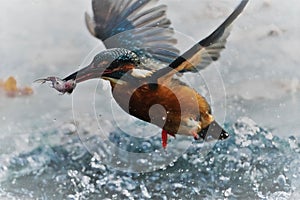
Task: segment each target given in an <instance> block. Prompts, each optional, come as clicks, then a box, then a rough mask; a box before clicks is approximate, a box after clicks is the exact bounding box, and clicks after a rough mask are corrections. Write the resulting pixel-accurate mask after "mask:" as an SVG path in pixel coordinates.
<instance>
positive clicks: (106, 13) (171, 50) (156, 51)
mask: <svg viewBox="0 0 300 200" xmlns="http://www.w3.org/2000/svg"><path fill="white" fill-rule="evenodd" d="M153 2H155V1H153V0H92V8H93V13H94V16H93V17H91V16H89V15H88V14H86V16H85V20H86V25H87V28H88V30H89V32H90V33H91V34H92V35H93V36H95V37H97V38H99V39H100V40H102V41H103V43H104V45H105V46H106V48H126V49H129V50H132V51H135V52H136V53H137V54H138V55H139V56H141V57H146V58H154V59H157V60H158V61H160V62H162V63H166V64H169V63H171V62H172V61H173V60H174V59H175V58H176V57H178V55H179V50H178V49H177V48H176V47H175V46H174V45H175V44H176V43H177V40H176V39H175V38H174V31H173V29H172V28H171V27H170V25H171V21H170V20H169V19H168V18H167V17H166V10H167V7H166V6H165V5H158V6H152V7H149V4H150V3H153ZM147 6H148V8H146V7H147ZM162 48H164V50H165V51H161V50H160V49H162ZM150 49H151V51H150Z"/></svg>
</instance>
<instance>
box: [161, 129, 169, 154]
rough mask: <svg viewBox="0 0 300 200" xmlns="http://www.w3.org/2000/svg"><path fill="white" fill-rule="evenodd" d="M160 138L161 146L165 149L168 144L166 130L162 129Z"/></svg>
mask: <svg viewBox="0 0 300 200" xmlns="http://www.w3.org/2000/svg"><path fill="white" fill-rule="evenodd" d="M161 140H162V147H163V148H164V149H165V148H166V147H167V144H168V132H167V131H166V130H164V129H163V130H162V132H161Z"/></svg>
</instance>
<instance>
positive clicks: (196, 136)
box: [192, 131, 200, 140]
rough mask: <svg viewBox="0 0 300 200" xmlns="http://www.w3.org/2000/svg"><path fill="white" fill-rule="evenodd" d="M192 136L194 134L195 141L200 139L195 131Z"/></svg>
mask: <svg viewBox="0 0 300 200" xmlns="http://www.w3.org/2000/svg"><path fill="white" fill-rule="evenodd" d="M192 134H193V136H194V139H195V140H199V139H200V136H199V135H198V133H197V132H196V131H193V132H192Z"/></svg>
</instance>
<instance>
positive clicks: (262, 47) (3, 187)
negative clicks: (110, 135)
mask: <svg viewBox="0 0 300 200" xmlns="http://www.w3.org/2000/svg"><path fill="white" fill-rule="evenodd" d="M159 2H160V3H163V4H166V5H167V6H168V13H167V14H168V17H169V19H171V21H172V24H173V27H174V29H175V30H176V31H177V32H178V35H180V38H179V40H180V41H179V45H178V48H179V49H181V50H182V51H184V50H186V49H187V48H188V47H189V46H190V45H192V44H193V42H194V41H198V40H200V39H202V38H203V37H205V36H206V35H208V34H209V33H210V32H211V31H213V30H214V29H215V28H216V27H217V26H218V25H219V24H220V23H221V22H222V21H223V20H224V19H225V18H226V17H227V16H228V15H229V14H230V12H232V10H233V9H234V8H235V6H236V5H237V4H238V2H239V1H236V0H218V1H210V0H201V1H199V0H185V1H183V0H175V1H174V0H161V1H159ZM86 11H87V12H90V13H91V3H90V1H84V0H64V1H59V0H52V1H39V0H27V1H22V0H1V1H0V44H1V45H0V80H2V81H5V80H6V79H7V78H8V77H9V76H13V77H15V79H16V81H17V85H18V86H19V87H25V86H29V87H31V88H32V90H33V94H31V95H24V96H16V97H9V96H8V95H7V94H6V92H5V91H3V90H1V89H0V133H1V134H0V164H1V165H0V197H2V198H3V199H6V198H26V199H35V198H39V197H40V198H44V199H55V198H56V197H61V198H69V199H76V198H77V199H80V198H83V197H86V198H88V197H90V198H99V197H107V198H118V197H120V196H122V195H123V197H126V198H129V199H130V198H137V197H141V198H155V197H156V196H155V195H157V194H160V192H161V191H164V189H163V188H162V189H157V188H155V187H156V186H157V185H150V182H151V177H152V178H153V181H154V180H160V181H163V180H164V179H163V178H162V177H163V176H162V175H161V174H166V173H168V172H169V173H171V172H174V169H169V167H166V169H164V170H163V171H162V172H160V171H159V172H157V173H158V174H159V175H157V174H156V175H155V174H150V175H145V174H143V175H141V176H140V175H136V174H127V173H124V174H122V173H121V172H118V171H114V170H112V169H108V167H107V166H106V165H103V166H104V167H102V168H101V167H99V166H98V168H97V167H94V169H97V170H99V169H101V170H103V171H101V173H100V174H102V175H103V176H101V178H100V177H98V179H96V178H93V177H95V175H94V176H93V174H97V173H90V174H89V173H85V175H82V174H81V175H80V171H81V172H83V171H82V166H78V165H76V164H75V163H81V162H82V163H81V164H82V165H86V168H88V166H92V164H91V163H92V161H93V160H92V159H93V158H94V157H84V156H86V155H85V154H84V153H85V151H83V150H82V149H84V147H83V146H84V145H82V143H81V142H80V141H77V140H76V138H77V137H76V134H72V133H74V132H76V131H75V130H77V129H78V130H79V129H80V131H81V133H82V134H83V132H84V133H91V132H93V131H95V130H96V129H97V125H95V124H94V123H92V122H91V121H90V120H91V119H93V118H94V110H92V109H91V110H89V107H85V106H87V104H90V103H91V102H90V101H89V100H87V98H86V97H87V96H88V95H91V94H94V93H95V89H96V90H97V92H96V98H97V100H98V101H99V102H98V103H99V105H100V107H101V105H106V103H107V105H109V106H108V107H107V106H103V107H105V108H99V111H97V112H99V113H100V114H101V112H105V113H109V112H110V109H111V103H110V102H111V96H110V91H109V88H108V87H107V85H106V84H105V83H103V82H101V81H99V82H97V81H96V82H91V83H86V84H83V86H81V87H82V89H81V90H80V91H81V92H82V93H76V95H74V96H72V95H64V96H61V95H58V94H57V92H56V91H54V90H52V89H49V88H48V87H46V86H40V85H38V84H33V81H34V80H36V79H38V78H41V77H46V76H49V75H55V76H58V77H64V76H65V75H67V74H70V73H71V72H73V71H75V70H77V69H78V68H79V67H80V66H84V63H88V62H90V61H91V58H92V55H91V54H90V52H92V54H93V53H95V51H98V50H101V49H104V46H103V45H102V43H101V42H100V41H99V40H97V39H95V38H94V37H92V36H91V35H90V34H89V32H88V31H87V29H86V27H85V23H84V12H86ZM299 11H300V3H299V2H298V1H296V0H289V1H288V2H282V1H280V0H252V1H250V2H249V5H248V6H247V7H246V9H245V10H244V12H243V13H242V15H241V16H240V17H239V18H238V19H237V20H236V21H235V22H234V25H233V29H232V31H231V35H230V37H229V39H228V43H227V46H226V49H225V50H224V51H223V52H222V54H221V58H220V59H219V61H217V62H216V63H215V64H213V70H217V72H218V73H219V74H220V75H221V77H222V80H223V83H222V84H224V90H225V92H226V98H224V97H223V96H222V95H220V96H221V97H222V98H218V96H217V97H215V98H214V99H213V101H212V102H211V103H212V108H213V110H214V112H216V113H217V118H218V117H219V119H220V121H223V122H224V123H225V124H227V126H228V129H232V132H233V134H236V135H237V136H236V137H237V138H239V137H240V136H238V135H239V133H241V132H243V130H248V132H247V134H249V135H250V136H251V137H250V136H249V137H248V136H247V137H243V138H242V139H241V138H240V140H239V141H241V140H242V141H243V142H240V143H238V142H237V141H238V140H237V139H236V138H235V139H234V140H232V141H231V140H230V141H229V142H228V143H227V144H223V143H222V144H221V145H225V146H223V147H224V149H226V150H228V151H229V152H230V151H235V153H236V154H237V155H238V158H237V159H239V158H241V157H243V155H244V154H245V155H248V154H251V153H252V154H251V155H254V154H255V153H257V152H256V151H257V149H256V150H254V148H253V146H251V145H254V146H255V145H256V144H253V143H251V142H252V141H253V140H252V139H253V138H252V137H254V136H253V135H255V134H256V135H260V134H262V135H263V136H264V137H263V138H264V139H262V140H260V142H261V144H262V146H260V145H261V144H260V145H259V146H255V147H257V148H258V149H264V148H266V147H268V144H269V143H268V142H271V144H270V145H275V147H274V148H275V149H276V150H277V151H278V152H277V153H274V152H273V150H274V148H273V146H272V147H268V149H265V151H263V153H261V154H260V155H263V156H264V158H272V161H273V162H274V164H275V166H273V167H274V168H273V167H272V166H271V164H270V163H267V164H266V166H268V165H270V168H268V167H266V169H265V170H266V171H264V170H261V169H259V168H257V165H256V164H254V163H255V161H257V160H255V159H257V158H258V157H256V156H254V157H253V158H252V160H248V161H249V166H248V168H249V169H250V168H251V167H253V168H255V170H256V175H253V174H250V175H249V176H248V179H249V184H248V182H247V184H245V185H243V184H239V180H238V178H237V179H231V178H230V177H233V176H234V175H233V174H234V173H241V174H243V172H241V171H239V169H241V168H239V166H238V165H236V166H235V167H236V168H235V169H236V171H235V172H234V170H232V171H231V173H232V174H230V172H228V173H229V174H227V175H225V174H222V172H219V171H218V170H219V169H222V167H221V166H220V167H219V168H218V167H215V165H217V164H216V163H214V164H215V165H214V167H215V168H213V167H212V165H211V163H209V162H208V163H206V164H204V163H205V162H204V160H205V159H207V157H205V156H204V157H205V158H203V163H202V162H199V163H197V165H196V164H194V165H193V164H191V160H193V161H195V160H197V159H198V160H199V158H195V157H194V154H193V153H192V152H193V151H196V150H199V149H197V148H200V147H199V146H197V145H203V144H202V143H201V144H200V143H196V144H194V146H192V147H191V149H192V150H191V149H189V150H188V151H187V152H186V154H185V155H186V156H185V157H183V158H181V160H179V161H177V165H175V167H177V168H176V169H178V170H180V169H182V166H185V163H186V162H189V163H190V165H191V166H189V167H191V168H195V167H196V168H200V169H202V168H203V170H204V168H207V166H210V167H212V168H211V170H212V171H214V170H217V171H218V172H217V171H214V172H215V173H214V175H211V174H210V176H207V177H206V178H207V180H206V179H205V180H203V184H204V183H205V181H210V182H218V181H219V183H220V182H222V184H221V186H219V185H218V187H216V185H210V184H208V186H207V187H208V189H207V191H209V192H201V191H202V189H201V187H200V186H199V185H201V184H202V183H200V182H201V181H199V180H200V177H205V176H204V175H203V174H202V175H201V172H203V170H202V171H201V170H200V172H199V171H197V173H200V175H199V174H198V175H197V176H196V175H195V174H193V173H194V172H193V173H192V174H191V176H194V177H198V176H199V177H198V178H199V179H195V182H196V183H193V184H195V185H193V184H192V183H190V182H186V181H184V180H183V179H180V180H181V181H178V182H176V180H178V177H174V183H173V185H172V187H171V186H170V188H165V190H167V189H170V190H171V191H172V192H173V193H172V192H171V193H168V192H162V194H163V195H165V196H166V197H167V198H168V197H174V198H175V197H178V198H179V197H182V198H184V197H186V198H188V197H190V196H188V195H192V194H195V195H202V197H203V198H207V199H213V198H229V199H239V198H246V197H247V198H248V197H249V198H262V199H263V198H267V199H272V198H273V199H276V198H280V197H281V198H282V199H293V198H294V199H298V198H299V196H298V195H299V192H297V189H298V190H299V187H298V186H299V181H297V177H298V175H299V173H300V169H299V167H295V166H298V164H299V163H298V162H299V151H298V150H299V143H298V138H299V136H300V123H299V119H300V81H299V78H300V70H299V69H298V68H299V63H300V58H299V51H300V38H299V35H300V25H299V23H298V21H299V19H300V12H299ZM187 40H188V42H187ZM95 48H97V50H95ZM210 70H211V69H207V70H204V72H203V76H204V77H209V76H213V74H214V73H215V71H213V72H211V71H210ZM208 79H209V78H208ZM190 80H191V81H192V82H193V79H190ZM95 83H96V84H95ZM222 84H220V87H223V86H222ZM95 85H96V87H95ZM192 86H193V87H194V88H195V87H197V84H196V82H193V85H192ZM199 87H200V88H201V87H202V86H199ZM101 89H103V91H102V90H101ZM91 97H93V96H91ZM107 97H109V99H108V98H107ZM74 99H75V100H74ZM106 101H107V102H106ZM74 102H75V103H74ZM102 103H103V104H102ZM74 104H76V105H75V107H76V111H77V113H79V114H78V115H77V114H75V115H74V113H73V111H74ZM114 106H115V104H113V105H112V107H113V108H114ZM216 108H217V109H216ZM81 109H82V110H84V111H83V112H81ZM116 109H117V108H116ZM220 109H222V111H220ZM99 113H97V114H99ZM219 113H220V114H219ZM100 114H99V115H100ZM74 116H75V117H76V118H75V122H74ZM78 121H79V122H80V128H78V127H77V126H76V125H77V124H76V123H77V122H78ZM124 121H125V122H126V119H124ZM125 122H124V123H125ZM241 127H244V128H241ZM245 127H246V128H245ZM249 127H250V128H249ZM254 127H256V128H257V129H256V128H254ZM131 129H136V128H135V127H134V126H133V127H131ZM131 129H130V130H131ZM112 130H113V129H112ZM262 130H264V131H262ZM268 134H271V135H272V138H270V137H268ZM274 138H276V139H275V141H274ZM77 139H78V138H77ZM245 143H249V146H247V145H246V146H245ZM67 144H68V145H67ZM241 144H242V147H243V148H242V149H243V151H239V150H234V149H235V148H237V149H240V148H239V147H241V146H239V145H241ZM150 145H151V144H150ZM217 145H218V144H217ZM232 145H234V147H235V148H233V146H232ZM243 145H244V146H243ZM276 145H277V146H276ZM280 145H281V146H280ZM75 147H76V148H79V150H78V152H77V150H76V149H75ZM247 147H249V148H247ZM81 148H82V149H81ZM201 148H205V145H204V147H203V146H201ZM201 148H200V150H199V151H201ZM195 149H196V150H195ZM245 149H247V150H245ZM81 150H82V151H81ZM212 151H213V152H215V153H216V155H223V153H224V152H223V153H222V152H218V151H214V150H212ZM245 151H246V152H245ZM217 152H218V153H217ZM189 153H190V154H189ZM273 153H274V154H273ZM224 154H225V155H227V154H228V152H227V153H224ZM242 154H243V155H242ZM190 155H193V156H190ZM255 155H256V154H255ZM279 155H280V156H279ZM72 156H75V157H76V158H73V157H72ZM82 156H83V157H82ZM227 156H228V155H227ZM248 156H249V155H248ZM61 157H63V158H64V159H62V158H61ZM70 157H72V158H71V160H73V161H74V163H73V162H71V161H70V162H69V161H66V162H67V165H68V166H66V165H63V163H64V162H65V159H68V158H70ZM77 157H78V158H77ZM245 157H247V156H245ZM187 158H189V159H187ZM210 158H214V157H210ZM283 158H287V159H288V161H290V162H288V161H286V160H284V159H283ZM76 159H80V160H81V161H80V162H79V161H78V160H76ZM201 159H202V158H201ZM277 159H278V160H277ZM188 160H189V161H188ZM295 160H296V161H295ZM75 161H76V162H75ZM94 161H95V158H94ZM94 161H93V162H94ZM225 161H227V162H225ZM231 161H232V160H231ZM195 162H196V161H195ZM195 162H194V163H195ZM232 162H233V161H232ZM235 162H240V160H235V161H234V163H235ZM257 162H258V163H259V162H261V161H257ZM270 162H271V161H270ZM295 162H296V163H295ZM53 163H54V164H53ZM55 163H56V164H55ZM225 163H228V159H227V157H226V159H225V160H224V164H225ZM244 163H246V161H245V162H244ZM98 164H99V163H98ZM100 164H101V162H100ZM100 164H99V165H100ZM53 166H55V167H53ZM223 167H224V166H223ZM243 167H245V166H243ZM62 168H65V169H64V170H62ZM246 168H247V167H246ZM253 168H252V169H253ZM41 169H43V170H41ZM58 169H59V170H58ZM269 169H272V170H273V171H272V170H271V171H272V173H271V172H269V171H268V170H269ZM291 169H292V172H291ZM57 170H58V171H57ZM90 170H91V171H93V168H92V169H90ZM168 170H170V171H168ZM172 170H173V171H172ZM45 171H47V172H46V174H47V175H45ZM225 171H226V170H225ZM246 171H247V170H246ZM84 172H86V171H84ZM97 172H99V171H97ZM273 172H274V173H275V172H276V173H275V174H276V175H274V173H273ZM118 173H121V175H120V174H119V175H118ZM195 173H196V172H195ZM224 173H225V172H224ZM259 173H261V174H264V173H265V174H268V173H271V175H270V176H268V178H270V180H269V179H268V178H266V177H264V176H263V175H261V176H262V177H264V178H261V179H259V178H258V179H256V178H253V177H256V176H258V177H260V175H258V174H259ZM109 174H110V175H109ZM112 174H113V175H112ZM297 174H298V175H297ZM135 176H137V178H136V177H135ZM107 177H110V178H107ZM117 177H119V178H120V177H121V178H120V180H119V179H118V178H117ZM124 177H125V178H124ZM212 177H217V178H218V179H217V180H216V179H215V180H213V179H212ZM222 177H223V178H222ZM251 177H252V178H253V180H252V179H251ZM105 178H106V179H105ZM126 178H127V179H126ZM155 178H157V179H155ZM159 178H161V179H159ZM107 179H109V180H113V181H117V182H118V181H119V184H120V186H118V187H117V186H116V185H118V184H117V183H116V182H113V183H111V185H113V186H114V187H112V188H109V189H107V188H105V187H104V186H103V185H105V184H107V183H108V182H109V180H107ZM128 179H130V181H132V182H126V180H127V181H128ZM190 179H193V178H190ZM248 179H247V180H248ZM254 179H255V181H254ZM97 180H98V181H99V180H102V181H103V180H106V182H105V181H104V183H105V184H103V185H101V184H100V183H99V182H98V183H97ZM170 180H173V179H170ZM243 180H245V179H243ZM43 181H44V182H45V183H43ZM52 181H56V182H57V183H59V184H58V186H57V188H56V187H53V186H52V187H51V186H50V185H51V184H50V183H53V182H52ZM148 181H149V183H148ZM197 181H199V182H197ZM251 181H252V182H251ZM154 182H155V181H154ZM126 183H128V184H127V185H126ZM129 183H131V184H129ZM175 183H176V184H177V185H176V184H175ZM266 183H268V184H269V185H268V184H266ZM36 184H40V185H39V186H40V187H39V188H38V187H37V186H36ZM68 184H69V185H68ZM99 184H100V186H99ZM174 184H175V185H174ZM178 184H181V185H178ZM197 184H198V185H197ZM232 184H236V185H239V186H237V188H231V187H230V186H229V185H232ZM280 184H281V185H280ZM91 185H94V186H93V187H94V188H93V189H91V187H92V186H91ZM123 185H124V186H123ZM133 185H135V187H133ZM138 185H142V186H138ZM274 185H275V186H276V185H277V186H278V185H279V186H278V188H279V189H278V188H277V189H274V188H273V186H274ZM275 186H274V187H275ZM130 187H131V188H133V189H131V190H130V189H128V188H130ZM166 187H167V186H166ZM193 187H195V188H196V189H193V191H194V193H193V192H190V190H189V189H190V188H193ZM34 188H36V189H34ZM58 188H59V189H58ZM120 188H121V189H120ZM136 188H138V189H136ZM178 188H179V189H178ZM197 188H198V189H197ZM216 188H217V190H215V189H216ZM241 188H242V189H241ZM249 188H251V189H249ZM275 188H276V187H275ZM243 189H244V190H245V191H250V190H251V191H253V192H252V193H248V194H246V196H242V192H240V191H243ZM119 190H120V191H119ZM125 190H126V191H127V192H128V194H127V193H126V191H125ZM58 191H59V192H58ZM124 191H125V192H124ZM197 191H198V192H197ZM278 191H280V192H283V193H280V194H279V193H276V192H278ZM57 192H58V193H57ZM131 193H132V194H133V195H132V196H131V195H130V194H131ZM297 193H298V194H297ZM115 194H117V196H113V195H115ZM118 194H119V196H118ZM55 195H57V196H55ZM91 195H92V196H91ZM101 195H103V196H101ZM163 195H158V196H160V197H162V196H163ZM176 195H177V196H176ZM182 195H185V196H182ZM272 195H273V196H272ZM158 196H157V198H158ZM191 197H194V196H191ZM195 198H196V196H195Z"/></svg>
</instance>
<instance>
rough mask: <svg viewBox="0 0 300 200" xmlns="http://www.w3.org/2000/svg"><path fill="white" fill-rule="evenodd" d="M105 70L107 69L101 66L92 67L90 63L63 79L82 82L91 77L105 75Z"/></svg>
mask: <svg viewBox="0 0 300 200" xmlns="http://www.w3.org/2000/svg"><path fill="white" fill-rule="evenodd" d="M104 71H105V69H101V68H99V67H92V66H91V65H88V66H87V67H85V68H82V69H80V70H78V71H76V72H74V73H72V74H70V75H69V76H67V77H65V78H64V79H63V80H64V81H68V80H75V81H76V83H80V82H83V81H86V80H89V79H94V78H100V77H101V76H102V75H103V73H104Z"/></svg>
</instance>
